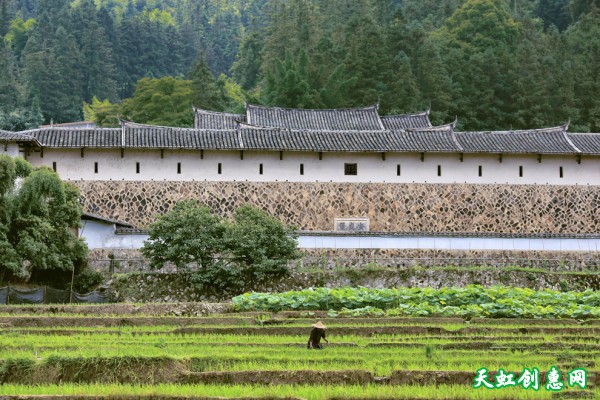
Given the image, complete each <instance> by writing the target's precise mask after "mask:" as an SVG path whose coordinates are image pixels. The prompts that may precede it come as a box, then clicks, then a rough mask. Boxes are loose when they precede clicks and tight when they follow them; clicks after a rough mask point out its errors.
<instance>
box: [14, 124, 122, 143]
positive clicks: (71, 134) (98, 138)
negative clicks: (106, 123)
mask: <svg viewBox="0 0 600 400" xmlns="http://www.w3.org/2000/svg"><path fill="white" fill-rule="evenodd" d="M26 132H27V134H28V135H30V136H33V137H34V138H36V139H37V140H38V141H39V142H40V143H41V145H42V146H44V147H67V148H82V147H95V148H110V147H121V129H120V128H94V129H73V128H45V129H33V130H30V131H26Z"/></svg>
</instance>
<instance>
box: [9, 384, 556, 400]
mask: <svg viewBox="0 0 600 400" xmlns="http://www.w3.org/2000/svg"><path fill="white" fill-rule="evenodd" d="M90 393H94V395H98V396H116V395H131V396H149V395H153V396H181V397H192V396H220V397H226V398H231V397H245V398H247V397H258V398H260V397H266V396H276V397H281V398H284V397H296V398H303V399H307V400H325V399H329V398H332V397H336V398H349V397H352V398H364V399H369V398H370V399H381V398H393V399H402V398H411V399H414V398H420V399H455V398H460V399H507V398H511V399H550V398H552V393H551V392H546V391H543V390H540V391H537V392H535V391H532V390H525V389H523V388H520V387H519V388H511V389H498V390H487V389H473V388H472V387H470V386H464V385H440V386H437V387H436V386H381V385H364V386H363V385H361V386H355V385H327V386H323V385H314V386H306V385H300V386H298V385H280V386H258V385H254V386H253V385H218V386H217V385H161V384H158V385H152V386H143V385H142V386H130V385H52V386H37V387H32V386H22V385H2V386H0V395H3V396H10V395H41V394H44V395H63V396H67V395H71V396H85V395H89V394H90Z"/></svg>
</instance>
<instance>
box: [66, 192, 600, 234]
mask: <svg viewBox="0 0 600 400" xmlns="http://www.w3.org/2000/svg"><path fill="white" fill-rule="evenodd" d="M72 183H74V184H76V185H77V186H78V187H79V189H80V191H81V196H82V200H83V207H84V210H85V211H87V212H91V213H95V214H100V215H102V216H104V217H108V218H114V219H117V220H121V221H125V222H129V223H131V224H133V225H134V226H136V227H139V228H143V227H146V226H148V224H149V223H151V222H152V221H154V220H155V219H156V217H157V215H159V214H163V213H165V212H167V211H168V210H170V209H171V208H172V207H173V205H174V204H175V203H176V202H177V201H180V200H183V199H190V198H193V199H198V200H200V201H201V202H203V203H205V204H206V205H207V206H209V207H210V208H211V209H212V210H213V211H215V212H219V213H221V214H222V215H230V214H231V212H232V211H233V210H235V209H236V208H237V207H238V206H240V205H242V204H246V203H247V204H251V205H254V206H257V207H260V208H262V209H264V210H266V211H268V212H269V213H270V214H272V215H274V216H277V217H278V218H280V219H281V220H282V221H283V222H285V223H286V224H291V225H295V226H296V227H298V228H299V229H303V230H332V229H333V222H334V218H336V217H368V218H370V223H371V231H380V232H499V233H569V234H579V233H599V232H600V186H556V185H544V186H541V185H474V184H421V183H414V184H391V183H324V182H310V183H296V182H295V183H291V182H290V183H288V182H270V183H260V182H195V181H192V182H166V181H149V182H148V181H133V182H132V181H73V182H72Z"/></svg>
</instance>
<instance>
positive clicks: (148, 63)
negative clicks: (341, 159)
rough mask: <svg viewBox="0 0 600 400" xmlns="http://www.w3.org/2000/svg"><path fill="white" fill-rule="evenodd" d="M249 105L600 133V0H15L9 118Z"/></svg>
mask: <svg viewBox="0 0 600 400" xmlns="http://www.w3.org/2000/svg"><path fill="white" fill-rule="evenodd" d="M245 101H248V102H254V103H261V104H267V105H277V106H283V107H302V108H337V107H352V106H364V105H369V104H373V103H375V102H379V104H380V111H381V113H383V114H393V113H408V112H414V111H422V110H424V109H427V108H429V107H431V110H432V119H433V121H434V122H435V123H444V122H448V121H451V120H453V119H454V118H455V116H458V120H459V128H461V129H473V130H475V129H477V130H484V129H511V128H514V129H518V128H536V127H544V126H549V125H558V124H563V123H565V122H566V121H568V120H570V121H571V130H574V131H595V132H599V131H600V0H360V1H357V0H74V1H73V0H0V129H9V130H21V129H26V128H30V127H35V126H37V125H38V124H42V123H49V122H50V121H53V122H55V123H59V122H68V121H77V120H80V119H82V118H84V117H86V118H93V119H95V120H96V121H97V122H99V123H101V124H104V125H111V124H115V123H117V121H118V118H123V119H132V120H134V121H136V122H146V123H156V124H165V125H166V124H169V125H180V126H190V125H192V121H193V114H192V111H191V104H195V105H197V106H199V107H204V108H209V109H214V110H222V111H231V112H239V111H241V110H242V109H243V104H244V102H245ZM84 113H85V115H84Z"/></svg>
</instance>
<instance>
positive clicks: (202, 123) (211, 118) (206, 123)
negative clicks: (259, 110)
mask: <svg viewBox="0 0 600 400" xmlns="http://www.w3.org/2000/svg"><path fill="white" fill-rule="evenodd" d="M194 115H195V118H194V128H196V129H235V128H236V127H237V123H238V122H246V116H245V115H242V114H227V113H222V112H216V111H207V110H203V109H201V108H197V107H194Z"/></svg>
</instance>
